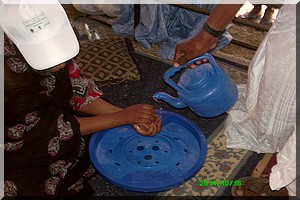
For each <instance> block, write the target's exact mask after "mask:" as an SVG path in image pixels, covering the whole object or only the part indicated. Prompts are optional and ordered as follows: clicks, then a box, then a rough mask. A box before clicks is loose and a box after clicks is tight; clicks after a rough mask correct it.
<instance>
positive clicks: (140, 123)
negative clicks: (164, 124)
mask: <svg viewBox="0 0 300 200" xmlns="http://www.w3.org/2000/svg"><path fill="white" fill-rule="evenodd" d="M122 112H124V117H125V118H126V120H127V124H130V125H133V128H134V129H135V130H136V132H137V133H139V134H140V135H144V136H153V135H155V134H156V133H158V132H159V131H160V129H161V120H160V118H159V117H157V115H156V112H155V109H154V107H153V106H151V105H147V104H138V105H133V106H130V107H127V108H125V109H124V110H123V111H122Z"/></svg>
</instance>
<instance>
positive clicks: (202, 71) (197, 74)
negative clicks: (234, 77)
mask: <svg viewBox="0 0 300 200" xmlns="http://www.w3.org/2000/svg"><path fill="white" fill-rule="evenodd" d="M211 71H213V67H212V66H211V64H210V63H204V64H200V65H197V66H196V67H195V68H193V69H191V68H188V69H186V70H185V71H184V72H183V74H182V75H181V77H180V79H179V83H181V84H182V86H183V87H184V88H185V89H187V90H192V89H194V88H195V87H197V86H198V85H200V84H203V83H206V82H207V81H208V79H209V77H210V76H211Z"/></svg>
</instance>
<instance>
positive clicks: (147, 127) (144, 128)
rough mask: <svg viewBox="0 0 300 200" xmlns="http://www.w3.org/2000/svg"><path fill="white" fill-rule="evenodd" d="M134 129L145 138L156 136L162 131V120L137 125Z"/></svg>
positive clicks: (157, 119)
mask: <svg viewBox="0 0 300 200" xmlns="http://www.w3.org/2000/svg"><path fill="white" fill-rule="evenodd" d="M133 128H134V129H135V130H136V132H137V133H138V134H140V135H143V136H154V135H156V134H157V133H158V132H159V131H160V130H161V119H160V118H159V117H157V118H156V120H155V121H154V122H152V123H147V124H135V125H133Z"/></svg>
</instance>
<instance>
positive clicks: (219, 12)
mask: <svg viewBox="0 0 300 200" xmlns="http://www.w3.org/2000/svg"><path fill="white" fill-rule="evenodd" d="M241 6H242V4H220V5H217V6H216V7H215V9H214V10H213V11H212V12H211V14H210V16H209V18H208V19H207V22H206V23H205V25H204V26H203V28H202V30H201V31H200V32H199V33H198V34H197V35H196V36H194V37H192V38H190V39H187V40H185V41H183V42H181V43H179V44H177V46H176V50H175V56H174V61H173V66H174V67H179V66H182V65H184V64H185V63H187V62H188V61H190V60H192V59H194V58H196V57H199V56H201V55H202V54H204V53H205V52H207V51H209V50H212V49H214V48H215V47H216V45H217V42H218V39H219V37H220V36H221V35H222V34H223V33H224V31H225V28H226V26H227V25H228V23H229V22H230V21H231V20H232V19H233V18H234V17H235V14H236V13H237V11H238V10H239V9H240V7H241ZM202 62H207V59H203V60H197V61H196V62H195V63H194V64H188V67H190V68H194V67H195V66H196V65H199V64H201V63H202Z"/></svg>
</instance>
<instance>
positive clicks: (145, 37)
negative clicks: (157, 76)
mask: <svg viewBox="0 0 300 200" xmlns="http://www.w3.org/2000/svg"><path fill="white" fill-rule="evenodd" d="M197 6H199V7H201V8H206V9H209V10H212V9H213V8H214V7H215V6H216V5H213V4H205V5H203V4H202V5H200V4H197ZM121 13H122V14H121V16H120V17H119V18H117V19H116V20H115V21H114V22H113V24H112V28H113V30H114V32H115V33H116V34H117V35H122V36H133V35H134V37H135V39H136V40H137V41H138V42H139V43H140V44H142V45H143V46H144V47H145V48H147V49H151V46H152V45H153V44H159V45H160V50H159V52H158V53H159V55H160V56H161V57H162V58H163V59H169V60H173V58H174V53H175V47H176V44H178V43H179V42H181V41H183V40H184V39H187V38H190V37H192V36H194V35H196V34H197V33H198V32H199V31H200V30H201V28H202V26H203V25H204V23H205V22H206V20H207V18H208V16H207V15H204V14H199V13H196V12H192V11H189V10H186V9H182V8H178V7H175V6H171V5H167V4H141V15H140V23H139V25H138V26H137V27H136V30H135V32H134V28H133V27H134V5H132V4H122V5H121ZM231 39H232V36H231V35H230V34H229V32H227V31H226V32H225V33H224V34H223V36H222V37H220V39H219V41H218V44H217V46H216V48H215V49H214V50H219V49H221V48H223V47H225V46H226V45H227V44H229V43H230V41H231Z"/></svg>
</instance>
